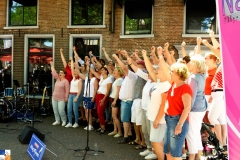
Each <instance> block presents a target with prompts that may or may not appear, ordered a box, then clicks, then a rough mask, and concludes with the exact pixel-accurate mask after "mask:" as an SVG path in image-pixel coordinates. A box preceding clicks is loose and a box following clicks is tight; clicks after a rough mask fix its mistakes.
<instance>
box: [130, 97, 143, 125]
mask: <svg viewBox="0 0 240 160" xmlns="http://www.w3.org/2000/svg"><path fill="white" fill-rule="evenodd" d="M131 110H132V113H131V122H132V123H136V125H137V126H140V125H142V100H141V99H135V100H134V101H133V104H132V109H131Z"/></svg>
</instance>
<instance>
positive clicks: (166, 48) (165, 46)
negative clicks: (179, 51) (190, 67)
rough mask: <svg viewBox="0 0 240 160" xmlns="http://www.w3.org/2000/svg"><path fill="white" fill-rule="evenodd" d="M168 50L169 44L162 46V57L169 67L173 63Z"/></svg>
mask: <svg viewBox="0 0 240 160" xmlns="http://www.w3.org/2000/svg"><path fill="white" fill-rule="evenodd" d="M168 48H169V43H168V42H167V43H165V44H164V51H165V53H164V55H165V57H166V58H167V63H168V64H169V65H170V66H171V65H172V63H173V62H172V59H171V55H170V53H169V50H168Z"/></svg>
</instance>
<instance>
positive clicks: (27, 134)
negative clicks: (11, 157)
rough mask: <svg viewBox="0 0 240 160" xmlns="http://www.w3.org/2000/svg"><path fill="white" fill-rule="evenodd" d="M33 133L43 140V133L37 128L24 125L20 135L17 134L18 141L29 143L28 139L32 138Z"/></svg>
mask: <svg viewBox="0 0 240 160" xmlns="http://www.w3.org/2000/svg"><path fill="white" fill-rule="evenodd" d="M33 133H34V134H35V135H36V136H37V137H38V138H39V139H40V140H41V141H43V140H44V138H45V135H44V134H42V133H41V132H39V131H38V130H37V129H35V128H33V127H30V126H26V127H25V128H24V130H23V131H22V133H21V135H19V141H20V142H21V143H22V144H29V143H30V140H31V138H32V134H33Z"/></svg>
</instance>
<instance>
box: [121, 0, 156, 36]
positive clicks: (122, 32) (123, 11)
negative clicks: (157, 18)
mask: <svg viewBox="0 0 240 160" xmlns="http://www.w3.org/2000/svg"><path fill="white" fill-rule="evenodd" d="M149 3H150V1H149ZM124 21H125V4H123V5H122V30H121V35H120V38H153V37H154V34H153V26H154V6H153V5H152V28H151V34H138V35H125V34H124V24H125V23H124Z"/></svg>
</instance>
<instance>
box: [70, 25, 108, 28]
mask: <svg viewBox="0 0 240 160" xmlns="http://www.w3.org/2000/svg"><path fill="white" fill-rule="evenodd" d="M67 28H106V25H83V26H79V25H76V26H67Z"/></svg>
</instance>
